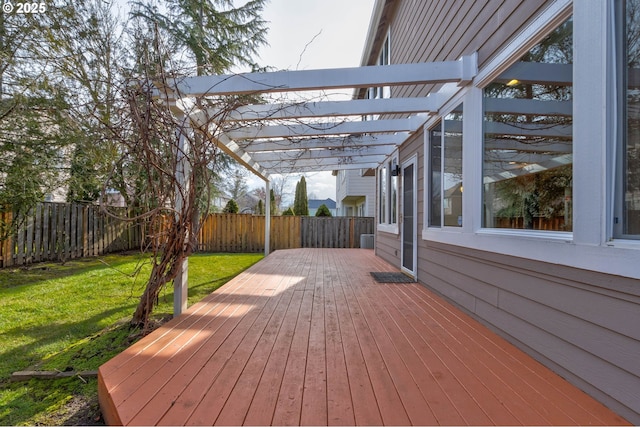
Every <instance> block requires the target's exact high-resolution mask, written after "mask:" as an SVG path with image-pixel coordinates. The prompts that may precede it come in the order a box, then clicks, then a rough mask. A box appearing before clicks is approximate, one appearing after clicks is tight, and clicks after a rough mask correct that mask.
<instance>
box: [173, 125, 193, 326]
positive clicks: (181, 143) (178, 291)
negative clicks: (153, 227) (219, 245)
mask: <svg viewBox="0 0 640 427" xmlns="http://www.w3.org/2000/svg"><path fill="white" fill-rule="evenodd" d="M187 123H188V120H187V118H186V117H184V118H183V119H182V126H181V128H180V129H178V133H179V136H178V149H177V153H176V155H177V166H176V181H177V183H176V202H175V208H176V213H175V215H176V217H177V218H179V217H180V213H181V212H182V209H183V208H184V204H185V200H184V197H185V194H186V193H187V192H188V191H189V188H188V185H189V179H188V176H189V174H190V173H191V167H190V165H189V162H188V159H187V152H186V150H188V145H187V144H186V138H187V135H186V132H188V127H187V126H188V124H187ZM189 238H190V236H188V235H185V236H184V241H183V244H186V243H187V242H188V241H189ZM188 296H189V258H188V257H187V258H185V259H184V260H183V261H182V265H181V266H180V267H179V269H178V274H177V276H176V278H175V279H173V317H177V316H179V315H180V314H182V313H183V312H184V311H186V310H187V298H188Z"/></svg>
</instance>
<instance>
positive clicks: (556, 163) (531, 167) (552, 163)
mask: <svg viewBox="0 0 640 427" xmlns="http://www.w3.org/2000/svg"><path fill="white" fill-rule="evenodd" d="M572 163H573V155H572V154H565V155H562V156H557V157H554V158H552V159H550V160H548V161H546V162H542V163H531V164H528V165H526V166H523V167H521V168H519V169H513V170H509V171H504V172H500V173H497V174H493V175H489V176H485V177H484V178H483V183H484V184H491V183H493V182H498V181H504V180H505V179H512V178H516V177H518V176H522V175H529V174H533V173H539V172H543V171H545V170H549V169H555V168H559V167H561V166H566V165H570V164H572Z"/></svg>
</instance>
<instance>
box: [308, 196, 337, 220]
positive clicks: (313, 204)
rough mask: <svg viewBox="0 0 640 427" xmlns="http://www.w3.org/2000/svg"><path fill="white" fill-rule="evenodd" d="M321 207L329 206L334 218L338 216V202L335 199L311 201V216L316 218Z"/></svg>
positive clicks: (309, 204)
mask: <svg viewBox="0 0 640 427" xmlns="http://www.w3.org/2000/svg"><path fill="white" fill-rule="evenodd" d="M321 205H327V207H328V208H329V211H330V212H331V215H332V216H336V201H335V200H333V199H325V200H319V199H309V203H308V206H309V216H315V215H316V212H317V211H318V208H319V207H320V206H321Z"/></svg>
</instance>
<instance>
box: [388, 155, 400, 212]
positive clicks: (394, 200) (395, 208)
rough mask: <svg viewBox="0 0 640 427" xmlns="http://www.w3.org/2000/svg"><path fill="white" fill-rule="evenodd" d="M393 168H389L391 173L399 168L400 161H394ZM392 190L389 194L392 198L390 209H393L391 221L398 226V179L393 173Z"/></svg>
mask: <svg viewBox="0 0 640 427" xmlns="http://www.w3.org/2000/svg"><path fill="white" fill-rule="evenodd" d="M390 165H391V167H390V168H389V170H390V171H393V170H395V169H396V168H397V167H398V160H397V159H393V161H392V162H391V163H390ZM390 187H391V188H390V189H389V194H390V196H391V198H390V200H389V208H390V209H391V220H390V221H389V222H390V223H391V224H397V223H398V203H397V201H398V177H397V176H394V174H393V173H391V184H390Z"/></svg>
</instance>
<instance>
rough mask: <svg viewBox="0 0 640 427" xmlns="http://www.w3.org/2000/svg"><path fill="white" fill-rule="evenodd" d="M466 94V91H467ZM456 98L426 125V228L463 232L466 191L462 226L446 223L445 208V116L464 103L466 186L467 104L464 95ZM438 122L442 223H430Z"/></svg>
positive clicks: (463, 168)
mask: <svg viewBox="0 0 640 427" xmlns="http://www.w3.org/2000/svg"><path fill="white" fill-rule="evenodd" d="M465 95H466V92H465ZM453 99H454V100H457V101H458V102H451V101H450V102H448V103H447V108H446V109H444V108H443V109H442V110H441V111H443V113H441V114H439V115H438V116H437V120H435V121H433V122H431V121H429V126H428V127H427V126H426V125H425V126H424V158H425V159H427V161H425V167H424V182H425V197H424V228H425V229H434V230H449V231H454V232H455V231H458V232H462V230H463V227H464V222H465V221H466V218H465V214H464V207H465V202H464V192H463V200H462V212H463V213H462V225H461V226H460V227H457V226H451V225H444V217H445V214H444V209H445V188H444V169H445V160H446V159H445V150H446V147H445V136H444V135H445V132H446V131H447V129H446V126H445V122H446V120H445V117H447V116H448V115H449V114H451V112H452V111H453V110H454V109H455V108H457V107H458V106H459V105H461V104H462V106H463V107H462V121H463V129H462V139H463V142H462V151H463V154H462V177H463V178H462V182H463V185H462V187H463V188H464V174H465V166H466V165H465V164H464V162H465V154H464V123H465V108H466V107H465V104H464V97H462V98H461V97H459V96H458V97H455V98H453ZM438 122H439V123H440V127H441V130H442V135H441V136H440V138H441V143H440V225H430V224H429V215H430V213H431V188H430V186H429V183H430V182H431V179H430V177H431V162H430V158H431V149H430V147H431V130H432V129H433V128H434V126H435V125H437V124H438Z"/></svg>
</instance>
